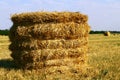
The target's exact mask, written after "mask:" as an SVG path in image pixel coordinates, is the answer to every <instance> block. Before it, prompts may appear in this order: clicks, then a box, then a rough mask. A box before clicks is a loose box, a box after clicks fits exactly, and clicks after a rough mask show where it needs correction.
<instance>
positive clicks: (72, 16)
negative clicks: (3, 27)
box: [11, 12, 88, 25]
mask: <svg viewBox="0 0 120 80" xmlns="http://www.w3.org/2000/svg"><path fill="white" fill-rule="evenodd" d="M11 20H12V21H13V23H14V24H17V25H28V24H35V23H42V24H43V23H65V22H75V23H86V22H87V20H88V17H87V15H83V14H80V13H79V12H31V13H22V14H15V15H13V16H12V17H11Z"/></svg>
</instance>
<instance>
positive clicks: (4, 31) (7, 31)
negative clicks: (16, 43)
mask: <svg viewBox="0 0 120 80" xmlns="http://www.w3.org/2000/svg"><path fill="white" fill-rule="evenodd" d="M0 35H9V30H8V29H5V30H0Z"/></svg>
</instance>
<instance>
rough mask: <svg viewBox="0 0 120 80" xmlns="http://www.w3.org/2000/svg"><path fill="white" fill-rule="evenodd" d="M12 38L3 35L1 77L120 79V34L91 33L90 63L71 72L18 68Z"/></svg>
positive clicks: (0, 41) (10, 79) (1, 79)
mask: <svg viewBox="0 0 120 80" xmlns="http://www.w3.org/2000/svg"><path fill="white" fill-rule="evenodd" d="M8 39H9V38H8V37H7V36H0V80H120V73H119V72H120V64H119V63H120V53H119V52H120V34H118V35H115V36H113V35H111V36H108V37H106V36H104V35H102V34H99V35H98V34H97V35H96V34H92V35H90V36H89V52H88V65H89V66H90V67H89V68H87V71H83V72H82V73H83V74H81V73H77V72H76V71H74V70H71V72H72V73H68V74H65V73H62V72H60V71H59V70H58V71H57V72H54V71H53V72H54V74H51V73H47V72H46V74H43V73H40V72H41V71H34V70H32V71H30V70H26V71H24V70H21V69H17V68H16V67H15V66H14V64H13V62H12V58H11V57H10V54H11V52H10V51H9V50H8V45H9V44H10V42H9V40H8ZM83 68H84V67H83ZM13 74H14V75H13Z"/></svg>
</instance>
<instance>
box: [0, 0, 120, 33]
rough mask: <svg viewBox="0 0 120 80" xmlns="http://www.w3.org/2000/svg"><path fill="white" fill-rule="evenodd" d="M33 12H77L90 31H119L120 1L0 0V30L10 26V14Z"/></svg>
mask: <svg viewBox="0 0 120 80" xmlns="http://www.w3.org/2000/svg"><path fill="white" fill-rule="evenodd" d="M33 11H74V12H78V11H79V12H81V13H83V14H86V15H88V16H89V21H88V23H89V25H90V26H91V28H92V30H113V31H120V0H0V29H9V28H10V27H11V26H12V22H11V20H10V16H11V15H12V14H15V13H22V12H33Z"/></svg>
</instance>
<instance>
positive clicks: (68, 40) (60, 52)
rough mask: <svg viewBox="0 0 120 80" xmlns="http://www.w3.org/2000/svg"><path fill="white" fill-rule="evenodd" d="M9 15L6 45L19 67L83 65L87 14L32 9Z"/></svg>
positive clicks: (79, 66) (56, 68) (86, 35)
mask: <svg viewBox="0 0 120 80" xmlns="http://www.w3.org/2000/svg"><path fill="white" fill-rule="evenodd" d="M71 15H72V17H71ZM51 16H52V17H51ZM62 17H65V19H64V18H62ZM44 18H45V19H44ZM11 19H12V21H13V26H12V27H11V29H10V35H9V38H10V41H11V44H10V47H9V49H10V50H11V51H12V54H11V56H12V58H13V59H14V62H15V63H16V65H17V66H18V67H20V68H24V69H46V71H48V72H51V70H52V71H56V70H61V71H70V70H71V69H74V70H76V71H79V70H81V67H82V66H84V65H86V61H87V57H86V56H87V55H86V53H87V50H88V47H87V44H88V34H89V31H90V27H89V25H88V24H87V16H86V15H83V14H80V13H78V12H74V13H73V12H48V13H47V12H46V13H45V12H44V13H43V12H33V13H22V14H15V15H13V16H12V18H11ZM36 19H37V20H38V21H37V20H36ZM63 19H64V20H63Z"/></svg>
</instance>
